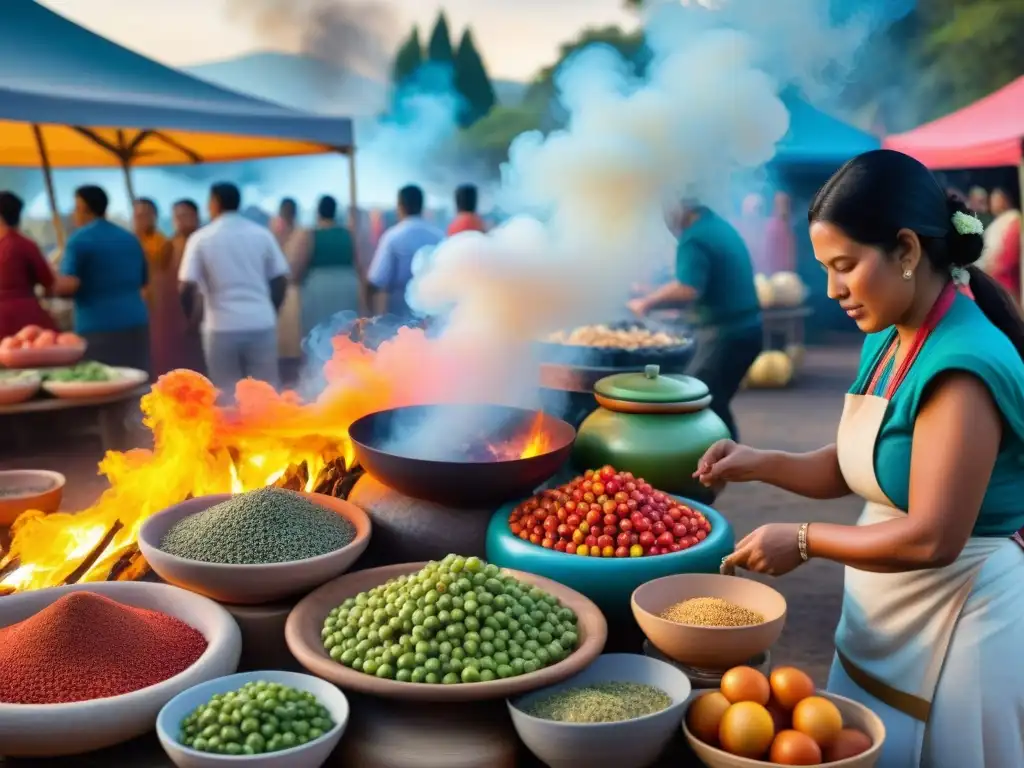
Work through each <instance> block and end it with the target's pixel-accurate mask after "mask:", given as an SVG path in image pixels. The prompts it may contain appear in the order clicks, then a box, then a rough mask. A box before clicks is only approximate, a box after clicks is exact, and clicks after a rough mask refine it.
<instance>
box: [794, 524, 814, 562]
mask: <svg viewBox="0 0 1024 768" xmlns="http://www.w3.org/2000/svg"><path fill="white" fill-rule="evenodd" d="M810 527H811V524H810V523H804V524H803V525H801V526H800V527H799V528H798V529H797V532H796V546H797V549H798V550H800V559H801V560H803V561H804V562H805V563H806V562H807V561H808V560H809V559H810V555H808V554H807V529H808V528H810Z"/></svg>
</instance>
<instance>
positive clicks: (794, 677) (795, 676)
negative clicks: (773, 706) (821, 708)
mask: <svg viewBox="0 0 1024 768" xmlns="http://www.w3.org/2000/svg"><path fill="white" fill-rule="evenodd" d="M768 682H769V683H770V684H771V688H772V697H773V698H774V699H775V701H777V702H778V703H779V706H780V707H782V708H783V709H785V710H787V711H790V710H792V709H793V707H795V706H796V705H797V704H799V703H800V702H801V701H802V700H803V699H806V698H807V697H808V696H813V695H814V681H813V680H811V677H810V675H808V674H807V673H806V672H802V671H801V670H799V669H797V668H796V667H779V668H778V669H774V670H772V675H771V677H770V678H769V681H768Z"/></svg>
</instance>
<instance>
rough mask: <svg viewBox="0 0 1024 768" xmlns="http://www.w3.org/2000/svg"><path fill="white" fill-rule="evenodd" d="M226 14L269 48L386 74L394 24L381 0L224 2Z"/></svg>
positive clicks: (372, 73)
mask: <svg viewBox="0 0 1024 768" xmlns="http://www.w3.org/2000/svg"><path fill="white" fill-rule="evenodd" d="M227 12H228V15H229V17H230V18H232V19H236V20H237V21H239V22H241V23H245V24H248V25H250V26H251V27H252V28H253V30H254V31H255V32H256V33H257V34H258V35H260V37H261V38H263V39H264V40H265V41H266V42H267V43H268V44H270V46H271V47H273V48H284V49H286V50H295V51H298V52H299V53H303V54H306V55H308V56H311V57H313V58H315V59H319V60H320V61H324V62H327V63H329V64H333V65H335V66H336V67H338V68H341V69H344V70H348V71H351V72H354V73H358V74H361V75H364V76H368V77H374V78H383V77H385V76H386V75H387V70H388V65H389V62H390V57H391V52H392V50H393V49H394V43H395V40H394V39H393V33H394V30H396V29H398V28H399V25H398V23H397V20H396V18H395V15H394V12H393V10H392V8H391V7H390V6H389V5H388V4H387V3H386V2H381V1H380V0H228V4H227Z"/></svg>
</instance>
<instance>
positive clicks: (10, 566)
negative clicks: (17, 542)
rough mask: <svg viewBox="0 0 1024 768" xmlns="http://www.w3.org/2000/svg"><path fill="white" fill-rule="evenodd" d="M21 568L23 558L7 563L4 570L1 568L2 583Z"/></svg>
mask: <svg viewBox="0 0 1024 768" xmlns="http://www.w3.org/2000/svg"><path fill="white" fill-rule="evenodd" d="M19 568H21V558H20V557H15V558H11V561H10V562H9V563H7V565H5V566H4V567H3V568H0V581H3V580H4V579H6V578H7V575H8V574H10V573H13V572H14V571H16V570H18V569H19Z"/></svg>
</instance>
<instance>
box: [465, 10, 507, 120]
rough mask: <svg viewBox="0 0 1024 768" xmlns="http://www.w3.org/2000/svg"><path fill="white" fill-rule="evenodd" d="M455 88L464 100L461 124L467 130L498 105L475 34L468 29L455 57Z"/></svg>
mask: <svg viewBox="0 0 1024 768" xmlns="http://www.w3.org/2000/svg"><path fill="white" fill-rule="evenodd" d="M454 80H455V88H456V89H457V90H458V92H459V94H460V95H461V96H462V98H463V100H464V107H463V111H462V114H461V115H460V122H461V123H462V126H463V127H464V128H465V127H467V126H470V125H473V123H475V122H476V121H477V120H479V119H480V118H482V117H484V116H486V115H487V114H488V113H489V112H490V111H491V109H493V108H494V105H495V104H496V103H497V101H498V100H497V97H496V96H495V94H494V86H493V85H492V84H491V78H490V77H489V76H488V75H487V69H486V68H485V67H484V62H483V59H482V58H480V53H479V51H477V49H476V44H475V43H474V42H473V33H472V32H471V31H470V30H469V29H467V30H466V31H465V32H464V33H463V35H462V40H461V41H460V42H459V50H458V53H457V54H456V56H455V74H454Z"/></svg>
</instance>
